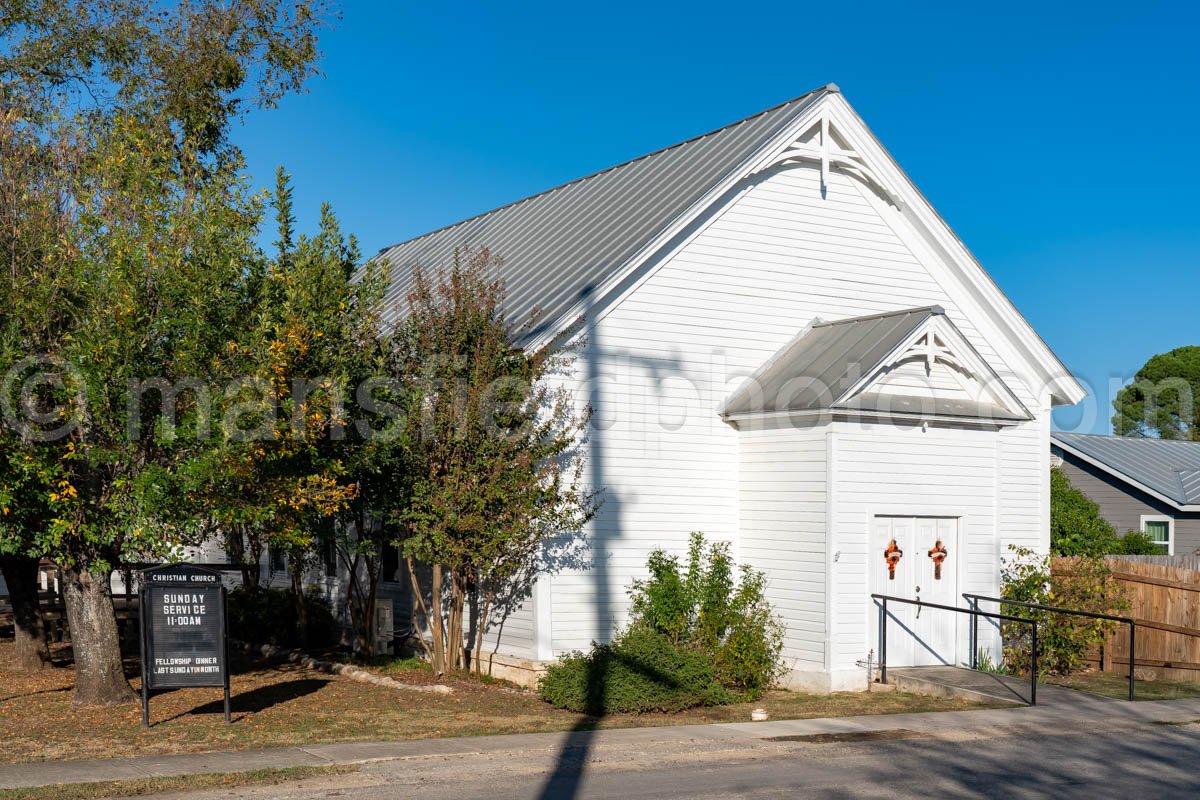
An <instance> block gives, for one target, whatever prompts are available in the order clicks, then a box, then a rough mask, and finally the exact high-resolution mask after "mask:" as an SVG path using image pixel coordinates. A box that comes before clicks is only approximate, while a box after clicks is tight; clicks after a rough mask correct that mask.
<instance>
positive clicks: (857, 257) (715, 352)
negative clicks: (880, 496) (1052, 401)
mask: <svg viewBox="0 0 1200 800" xmlns="http://www.w3.org/2000/svg"><path fill="white" fill-rule="evenodd" d="M863 192H864V190H861V189H860V188H859V186H858V185H857V184H856V183H855V182H854V181H852V180H851V179H849V178H847V177H845V176H843V175H841V174H840V173H837V172H834V173H831V174H830V176H829V185H828V195H827V197H825V198H822V197H821V192H820V185H819V178H818V174H817V171H816V170H815V169H812V168H809V167H806V166H798V167H795V168H791V169H786V170H782V171H779V172H775V173H773V174H772V175H770V176H769V177H767V178H765V179H763V180H762V181H761V182H760V183H758V184H756V185H754V186H753V187H751V188H749V189H748V191H746V192H745V193H744V194H742V195H741V196H740V197H738V198H737V199H736V200H734V201H733V202H732V203H731V204H729V205H728V207H726V208H723V209H720V210H718V211H717V212H714V213H713V215H712V218H711V219H710V220H709V221H708V222H707V223H706V224H705V225H704V226H700V229H699V232H698V233H697V234H696V235H695V236H694V238H692V239H691V240H690V241H687V242H685V243H684V244H682V246H680V248H679V249H678V250H677V251H675V252H673V253H670V254H668V255H667V256H666V257H664V259H663V261H662V262H661V267H660V268H658V269H657V270H656V271H652V272H650V273H649V274H648V276H647V277H646V278H645V279H644V280H643V281H642V282H641V283H640V285H638V286H637V287H636V288H634V289H633V290H632V291H631V292H630V293H629V294H628V295H627V296H626V297H624V299H623V300H621V301H620V303H619V304H617V305H616V306H615V308H612V309H611V310H609V311H608V312H607V313H606V314H605V315H604V316H602V317H601V318H600V319H599V320H598V321H597V322H595V323H594V324H593V325H591V326H590V327H589V328H588V330H587V331H586V334H585V335H586V337H587V338H586V343H585V345H584V348H583V351H582V354H581V358H580V362H579V364H578V365H577V366H578V373H579V374H578V380H579V383H578V384H577V385H576V391H577V399H578V400H579V402H580V403H584V402H590V403H591V404H592V405H593V406H594V409H595V417H594V420H593V433H592V437H591V442H590V444H589V454H590V459H591V463H590V467H589V475H590V477H591V479H592V480H593V481H594V484H595V485H597V486H602V487H604V488H605V490H606V492H605V494H606V502H605V505H604V507H603V508H602V509H601V512H600V513H599V515H598V516H597V518H596V520H595V521H594V523H593V524H591V525H590V526H589V529H588V530H587V531H586V535H587V541H588V547H589V548H590V549H591V557H592V566H591V568H590V569H586V570H566V571H562V572H560V573H558V574H556V575H555V576H554V577H553V578H552V579H551V580H550V581H549V582H548V584H547V586H549V587H551V589H550V590H549V591H547V596H548V597H549V598H551V602H552V604H553V609H552V613H550V614H542V615H540V616H538V619H539V623H538V626H537V630H536V631H535V636H536V637H537V638H538V639H539V640H548V641H549V642H550V643H551V648H550V649H552V651H553V653H554V654H559V653H561V652H563V651H565V650H571V649H586V648H587V647H588V646H589V644H590V642H591V641H592V640H594V639H599V640H605V639H607V638H608V637H609V636H610V635H611V633H612V631H613V630H614V629H615V628H616V627H618V626H620V625H621V624H623V622H624V619H625V614H626V611H627V608H628V597H627V591H628V588H629V585H630V583H631V582H632V581H633V580H634V579H635V578H638V577H641V576H643V575H644V567H645V560H646V555H647V554H648V552H649V550H651V549H653V548H654V547H656V546H663V547H667V548H671V549H675V550H681V549H682V548H683V547H684V546H685V544H686V540H687V535H688V532H689V531H691V530H702V531H704V532H706V533H707V534H708V535H709V536H710V538H720V539H729V540H731V541H733V542H734V543H735V553H736V552H737V551H738V550H739V549H745V548H746V547H747V542H746V541H745V540H742V541H739V540H738V528H739V507H740V503H741V502H742V501H743V499H744V498H740V497H739V490H738V480H737V468H738V434H737V432H736V431H735V430H734V429H732V428H731V427H730V426H728V425H726V424H725V423H723V422H722V421H721V420H720V418H719V417H718V415H717V413H716V412H717V409H718V407H719V405H720V403H721V401H722V400H724V398H725V397H726V396H727V395H728V394H729V392H730V391H732V389H733V388H734V387H735V386H736V385H737V384H738V383H739V382H740V381H741V380H743V379H744V378H745V377H747V376H749V375H750V374H752V373H753V372H754V371H755V370H756V369H757V368H758V367H759V366H760V365H761V364H762V363H763V362H764V361H765V360H766V359H767V358H769V357H770V356H771V355H773V354H774V353H775V352H776V350H778V348H780V347H781V346H782V345H784V344H785V343H787V342H788V340H790V339H791V338H792V337H793V336H795V334H796V333H797V332H799V331H800V330H801V329H802V328H803V327H804V326H805V325H807V324H808V323H809V322H811V321H812V320H813V318H814V317H817V316H819V317H821V318H822V319H826V320H829V319H837V318H844V317H851V316H859V315H864V314H871V313H878V312H882V311H891V310H895V309H899V308H905V307H915V306H925V305H933V304H938V305H941V306H943V307H944V308H945V309H946V312H947V315H948V316H949V317H950V318H951V319H952V320H953V322H954V323H955V325H957V326H958V327H959V329H960V330H961V331H962V332H963V333H964V335H965V336H966V337H967V338H968V339H969V340H970V341H971V343H972V344H973V346H974V347H975V348H976V349H977V350H978V351H979V352H980V354H981V355H982V356H983V357H984V358H985V359H987V360H988V361H989V363H990V364H991V365H992V367H993V368H994V369H995V370H996V371H997V372H998V373H999V374H1000V375H1001V376H1004V377H1006V378H1007V377H1008V376H1010V375H1011V370H1010V369H1009V365H1006V364H1004V363H1003V362H1002V361H1001V360H1000V359H999V357H998V356H997V355H996V351H995V348H993V347H992V346H991V344H990V343H989V342H988V341H987V340H985V338H984V337H983V336H982V335H981V334H980V332H979V331H978V330H977V328H976V327H975V325H974V324H973V321H972V320H971V319H969V318H967V317H966V316H965V315H964V314H963V313H961V312H960V310H959V307H958V305H957V304H956V303H955V301H954V299H953V298H951V297H949V296H948V295H947V294H946V292H945V291H944V290H943V288H942V287H941V286H940V285H939V284H938V283H937V281H936V280H935V279H934V278H933V277H932V275H931V273H930V271H929V270H927V269H926V268H925V267H924V266H922V264H921V263H920V261H919V260H918V258H917V257H916V256H915V255H914V254H913V252H912V251H911V250H910V249H909V247H908V246H907V245H906V244H905V241H906V240H905V238H902V236H900V235H898V234H897V231H898V230H899V231H901V232H902V233H903V226H906V225H907V224H908V223H906V222H905V221H904V220H903V219H902V218H901V216H900V215H899V214H898V213H889V212H888V210H887V208H886V207H882V208H877V203H876V202H869V201H868V200H867V198H866V197H865V196H864V193H863ZM910 234H911V232H910ZM501 255H502V254H501ZM1008 382H1009V384H1010V388H1012V389H1013V391H1014V392H1016V393H1017V395H1018V396H1019V397H1020V398H1021V400H1022V402H1024V403H1025V404H1026V405H1027V406H1028V407H1030V408H1036V407H1037V404H1036V402H1035V399H1034V398H1033V397H1032V396H1031V392H1030V391H1029V389H1028V388H1027V387H1026V385H1025V384H1024V383H1023V382H1021V381H1017V380H1012V379H1009V380H1008ZM1039 424H1040V423H1039ZM1032 427H1037V426H1032ZM1010 438H1011V444H1008V443H1006V444H1007V446H1006V449H1005V450H1004V452H1003V460H1004V463H1002V464H1001V465H1000V467H999V472H998V473H997V468H996V466H995V460H996V458H997V451H996V447H995V446H994V445H989V446H988V448H986V451H987V453H988V454H989V457H990V458H991V459H992V466H991V467H990V470H991V471H990V472H989V473H988V474H989V481H990V482H989V484H988V486H987V487H979V488H980V491H981V492H982V493H983V495H986V497H987V498H988V499H987V501H986V503H987V504H988V509H987V510H986V513H987V515H988V518H989V519H994V517H995V516H996V514H997V511H996V506H997V502H996V500H995V492H996V488H995V487H996V484H997V483H998V482H1001V481H1002V482H1004V483H1005V484H1006V491H1007V492H1009V493H1010V494H1011V495H1012V496H1013V497H1014V502H1013V503H1012V504H1011V505H1010V507H1011V508H1013V509H1017V508H1018V507H1019V506H1020V507H1022V508H1023V507H1024V506H1023V505H1022V504H1023V503H1024V502H1025V501H1024V500H1022V501H1021V503H1018V502H1016V500H1015V498H1016V497H1020V498H1027V497H1028V496H1030V495H1031V494H1037V491H1038V490H1037V488H1036V486H1035V485H1034V481H1035V480H1041V478H1039V477H1038V475H1036V474H1035V473H1034V471H1031V470H1029V468H1028V464H1027V461H1028V458H1029V457H1030V455H1031V454H1032V453H1033V452H1034V450H1035V449H1036V446H1037V445H1036V442H1035V441H1034V439H1035V438H1037V437H1036V436H1034V434H1032V433H1030V434H1025V435H1024V437H1022V436H1012V437H1010ZM851 444H852V445H854V443H853V442H851ZM1046 447H1048V441H1047V442H1046ZM1044 449H1045V448H1043V450H1044ZM1039 459H1043V460H1044V457H1041V456H1039ZM1009 461H1012V464H1011V465H1010V464H1009V463H1008V462H1009ZM935 481H936V479H931V480H930V481H928V484H929V487H930V488H929V489H928V490H929V491H937V487H936V486H935V485H934V483H935ZM983 495H981V496H983ZM979 513H980V514H982V513H984V510H982V509H981V510H980V511H979ZM1036 525H1037V519H1036V517H1035V516H1030V514H1029V513H1028V509H1026V510H1025V511H1022V512H1020V514H1019V518H1014V519H1013V528H1012V530H1013V531H1015V532H1019V535H1022V536H1027V537H1028V536H1034V537H1036V536H1037V535H1038V534H1037V529H1036ZM864 531H865V529H864ZM864 537H865V533H864ZM848 544H851V546H853V545H852V543H848ZM862 546H864V547H865V545H862ZM994 553H995V548H993V555H994ZM855 591H857V589H856V590H855ZM863 594H865V592H863V593H860V594H859V595H857V597H856V607H858V605H859V603H858V601H860V600H861V599H862V596H863ZM859 627H860V628H861V625H860V626H859ZM547 629H549V630H547ZM858 633H859V634H861V630H860V631H859V632H858ZM835 635H836V632H835ZM861 642H862V636H861V635H859V638H858V639H857V640H856V641H855V642H854V643H853V645H850V644H847V645H846V646H845V647H844V648H843V651H842V652H841V653H839V654H838V657H839V658H849V657H850V655H851V651H853V656H854V657H855V658H859V657H862V656H863V655H865V648H863V647H861Z"/></svg>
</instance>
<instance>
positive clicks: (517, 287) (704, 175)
mask: <svg viewBox="0 0 1200 800" xmlns="http://www.w3.org/2000/svg"><path fill="white" fill-rule="evenodd" d="M826 91H836V87H826V88H824V89H818V90H815V91H812V92H809V93H807V94H805V95H802V96H800V97H798V98H796V99H794V100H789V101H787V102H786V103H783V104H781V105H778V106H775V107H774V108H771V109H768V110H766V111H763V112H761V113H759V114H756V115H754V116H751V117H748V118H746V119H744V120H741V121H739V122H735V123H733V124H731V125H727V126H725V127H723V128H720V129H718V130H716V131H713V132H711V133H707V134H704V135H702V136H698V137H696V138H694V139H689V140H687V141H685V142H682V143H680V144H676V145H673V146H671V147H667V148H665V149H663V150H659V151H656V152H654V153H651V154H649V155H646V156H642V157H641V158H637V159H634V160H632V161H627V162H625V163H623V164H619V165H617V166H615V167H610V168H608V169H606V170H603V171H601V172H597V173H594V174H592V175H588V176H586V177H583V178H579V179H578V180H575V181H572V182H570V183H567V184H564V185H562V186H559V187H556V188H554V189H549V190H547V191H545V192H542V193H540V194H536V195H533V196H532V197H528V198H526V199H524V200H519V201H517V202H514V203H510V204H509V205H506V206H502V207H500V208H497V209H495V210H493V211H489V212H486V213H484V214H480V215H479V216H476V217H472V218H470V219H467V220H464V221H462V222H459V223H457V224H455V225H450V226H448V227H445V228H441V229H439V230H436V231H433V232H431V233H427V234H425V235H423V236H419V237H417V238H415V239H410V240H408V241H406V242H401V243H400V244H396V245H392V246H391V247H387V248H384V249H383V250H381V251H380V254H379V258H380V259H381V260H383V261H384V262H386V263H387V264H388V265H389V272H390V277H391V281H390V286H389V291H388V296H387V298H386V305H387V309H388V311H387V314H388V316H389V318H390V319H391V320H392V321H396V320H398V319H401V318H403V316H404V315H405V313H406V311H407V309H406V298H407V296H408V294H409V292H410V291H411V290H412V288H413V268H414V267H415V266H418V265H419V266H421V267H422V268H423V269H443V268H445V267H447V266H448V265H449V264H450V263H451V261H452V259H453V257H454V252H455V250H456V249H460V248H464V247H487V248H489V249H490V250H491V252H492V253H493V254H495V255H497V256H499V257H500V258H501V259H503V262H504V264H503V267H502V269H501V276H502V277H503V278H504V280H505V284H506V289H507V304H506V309H505V311H506V314H507V315H508V318H509V319H510V320H511V321H513V322H516V323H520V322H523V321H525V320H526V319H528V318H529V317H530V315H531V314H533V313H534V311H535V310H536V311H537V313H538V322H537V326H536V328H535V329H534V330H533V331H531V332H530V335H533V334H536V333H537V332H538V331H541V330H545V329H546V328H549V327H552V326H555V325H561V324H565V323H569V322H571V321H572V320H566V319H564V317H565V316H566V315H567V314H569V313H570V311H571V309H572V308H573V307H575V306H576V304H577V303H578V302H579V301H580V300H581V299H582V298H583V297H584V296H585V294H586V293H587V292H588V291H594V290H596V289H597V288H599V287H600V286H601V285H602V284H604V283H605V282H606V281H607V280H609V279H610V278H612V277H614V276H615V275H617V274H618V273H619V272H620V270H621V269H622V268H623V267H624V266H626V265H627V264H628V263H629V261H630V259H632V258H633V257H634V256H635V255H636V254H637V253H638V252H639V251H640V250H641V249H642V248H644V247H645V246H646V244H647V243H648V242H650V241H651V240H652V239H653V238H654V237H655V236H657V235H658V234H660V233H661V232H663V231H664V230H666V229H667V228H668V227H669V226H670V225H671V224H672V223H673V222H675V221H676V220H677V219H678V218H680V217H681V216H682V215H683V214H684V213H686V212H687V210H688V209H689V208H691V207H692V206H693V205H694V204H695V203H696V202H697V201H698V200H699V199H700V198H701V197H703V196H704V195H705V194H706V193H708V192H709V191H711V190H712V189H713V188H714V187H716V186H717V185H719V184H720V183H721V182H722V181H723V180H724V179H726V178H727V177H728V176H730V175H731V174H732V173H734V172H735V171H736V170H737V169H738V168H739V167H742V166H743V165H744V164H745V162H746V161H747V160H749V159H750V158H751V157H753V156H755V155H756V154H757V153H759V152H760V151H761V150H762V149H763V148H764V147H766V146H767V145H768V144H770V143H771V142H772V141H773V140H774V139H775V138H776V137H777V136H778V134H780V133H781V132H782V131H783V130H784V129H785V128H787V126H788V125H789V123H791V121H792V120H793V119H795V117H796V116H797V115H798V114H799V113H801V112H802V111H803V110H804V109H806V108H807V107H808V106H809V104H810V103H811V102H812V101H813V100H814V99H815V98H816V97H817V96H818V95H820V94H822V93H823V92H826Z"/></svg>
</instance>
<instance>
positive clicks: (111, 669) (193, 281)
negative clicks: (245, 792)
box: [0, 0, 323, 704]
mask: <svg viewBox="0 0 1200 800" xmlns="http://www.w3.org/2000/svg"><path fill="white" fill-rule="evenodd" d="M2 10H3V12H4V13H2V14H0V42H2V46H0V103H2V104H3V106H2V108H0V111H3V113H4V114H6V115H8V116H9V117H10V118H12V119H15V120H16V122H15V123H14V125H15V127H16V128H17V129H18V130H19V131H21V132H22V134H23V135H24V136H25V137H26V138H27V140H28V141H30V142H33V143H35V144H36V146H37V147H39V148H40V152H42V153H59V152H70V153H72V154H73V156H72V157H71V158H65V159H53V160H51V164H52V168H47V169H46V170H45V171H44V172H43V173H42V175H41V179H45V180H48V181H49V180H51V179H53V183H54V186H55V195H56V197H57V198H58V201H59V202H58V203H57V204H56V205H55V206H54V211H55V213H56V214H57V215H58V217H57V219H61V220H65V222H66V224H65V225H59V224H57V223H54V225H52V227H57V229H58V230H60V231H61V232H62V234H63V235H62V236H59V237H58V238H54V239H46V238H43V239H42V240H41V241H43V243H44V244H45V248H44V250H41V251H38V252H36V253H35V254H34V256H35V257H30V254H28V253H21V254H19V257H16V258H13V257H11V256H9V255H7V254H6V255H2V256H0V258H10V259H11V261H12V262H13V264H14V265H15V267H14V269H13V270H6V273H7V274H9V275H11V276H13V282H12V284H10V286H8V287H5V288H6V289H8V290H9V293H8V294H6V300H8V301H9V302H7V303H6V304H5V307H4V309H3V311H2V312H0V313H3V314H4V315H5V317H4V319H3V321H2V322H3V324H2V325H0V330H2V331H3V335H4V341H3V342H2V343H0V354H2V355H3V357H4V359H5V362H4V363H3V364H0V367H2V368H3V370H4V372H5V375H6V377H7V378H9V380H8V381H7V382H6V383H5V386H4V388H5V395H4V397H3V398H0V399H3V400H4V402H5V403H6V404H7V405H6V407H8V408H17V409H20V410H21V411H22V413H21V414H18V415H17V416H18V417H20V420H19V422H18V423H17V424H10V431H11V432H12V433H13V434H14V435H15V437H16V441H17V442H18V443H19V444H18V446H19V447H20V448H21V449H22V450H23V451H24V452H25V453H27V454H29V455H30V457H32V458H34V460H35V461H37V462H38V463H39V465H40V466H39V468H38V472H39V474H43V475H47V476H52V477H53V480H54V481H55V482H54V485H53V486H51V487H47V492H46V494H45V501H46V502H47V503H48V505H49V510H50V520H49V523H48V524H47V525H46V526H45V527H44V528H42V529H39V530H37V531H34V532H33V535H34V541H33V542H32V544H33V548H32V549H33V550H34V551H36V552H38V553H43V554H45V555H49V556H50V557H52V558H54V559H55V560H56V561H58V562H59V564H60V565H61V566H62V567H63V570H64V598H65V601H66V606H67V614H68V617H69V620H70V626H71V633H72V643H73V647H74V653H75V659H76V678H77V689H76V696H75V700H76V702H77V703H83V704H109V703H115V702H122V701H124V700H126V699H129V698H131V697H132V693H131V691H130V689H129V686H128V683H127V682H126V681H125V678H124V672H123V669H122V664H121V659H120V649H119V643H118V640H117V635H116V626H115V621H114V618H113V613H112V598H111V596H110V593H109V588H108V585H109V576H110V574H111V571H112V569H113V568H114V567H115V566H117V565H118V564H119V563H121V562H123V561H127V560H136V559H139V558H145V557H154V556H161V555H165V554H167V553H169V552H171V551H172V549H173V548H174V547H176V546H177V545H179V544H182V543H186V542H189V541H194V540H195V538H196V536H198V531H197V530H196V528H197V526H195V525H194V523H193V522H192V521H191V520H189V519H186V518H183V517H181V516H180V515H179V514H178V513H177V512H178V510H179V509H182V508H185V507H186V503H184V502H183V500H184V498H185V495H186V485H185V484H184V482H183V481H181V480H180V478H181V476H183V475H186V473H187V471H186V470H184V469H181V466H182V465H184V464H186V463H188V462H189V461H190V460H191V459H192V458H194V457H195V456H196V455H197V454H198V453H200V452H203V450H204V449H205V448H206V447H208V446H209V444H208V442H209V439H208V437H206V436H205V435H204V432H205V426H206V424H207V423H208V422H210V420H208V419H207V418H206V416H205V411H206V409H205V404H204V403H203V402H202V401H203V394H204V393H203V391H202V389H201V388H200V387H203V386H209V385H212V384H213V383H214V382H216V381H217V379H218V378H219V377H221V376H223V375H224V370H225V368H226V366H227V365H228V363H229V359H227V358H226V357H225V356H226V354H227V348H226V346H227V344H228V339H227V331H228V330H230V329H236V327H237V325H238V324H239V323H240V322H241V318H240V317H239V315H238V313H237V312H238V311H239V303H238V301H239V294H240V292H241V287H242V285H243V283H244V280H245V275H246V273H245V266H246V265H247V264H248V263H250V262H252V261H253V260H254V252H253V250H254V248H253V238H254V235H255V232H256V226H257V224H258V220H259V218H260V212H261V205H260V204H259V203H258V202H257V201H256V200H254V199H253V198H252V197H251V196H250V195H249V194H248V192H247V191H246V187H245V186H244V185H243V183H242V182H241V181H240V180H239V178H238V174H239V171H240V170H241V169H242V162H241V158H240V155H239V153H238V151H237V149H236V148H235V147H233V146H232V145H231V144H230V142H229V140H228V136H227V134H228V129H229V125H230V123H231V122H232V120H234V119H235V118H236V117H237V116H238V115H239V114H240V113H241V112H242V111H243V110H244V109H246V108H248V107H250V106H253V105H258V106H270V105H272V104H273V103H274V102H275V101H276V100H277V99H278V98H279V97H281V96H282V95H283V94H284V93H286V92H289V91H294V90H296V89H298V88H300V87H301V85H302V84H303V82H304V80H305V79H306V78H308V77H309V76H310V75H311V74H313V72H314V69H315V66H314V65H315V61H316V57H317V52H316V49H315V32H316V29H317V28H318V27H319V26H320V25H321V24H322V14H323V12H322V11H321V9H319V8H316V7H314V6H313V5H312V4H310V3H305V2H301V3H297V4H281V3H278V2H275V1H274V0H245V2H239V3H221V2H217V1H216V0H192V1H190V2H183V3H180V4H178V5H174V6H169V7H164V6H161V5H158V4H146V3H141V2H136V1H135V0H113V1H112V2H104V3H97V2H84V1H83V0H8V2H5V3H4V6H3V9H2ZM4 168H5V169H8V164H7V163H6V164H5V166H4ZM20 202H22V203H24V202H25V201H24V199H23V198H22V199H21V201H20ZM39 202H41V201H40V200H36V201H35V202H34V203H32V204H31V205H30V206H29V207H28V208H26V209H23V210H22V211H21V212H20V215H23V216H25V217H26V218H32V216H33V215H34V214H35V213H36V211H37V203H39ZM6 266H7V265H6ZM18 316H20V317H26V318H30V319H32V320H33V323H32V324H21V323H14V322H13V318H14V317H18ZM147 381H153V382H154V383H153V384H152V385H149V386H148V385H147ZM193 381H195V382H197V383H198V384H199V387H197V386H191V385H190V382H193ZM183 388H186V391H182V392H179V391H177V390H181V389H183ZM163 392H167V393H169V394H171V395H173V397H172V399H173V400H177V401H178V402H177V403H172V404H167V403H164V402H161V401H162V395H163ZM156 394H157V395H158V399H157V400H155V398H154V396H155V395H156ZM167 405H169V406H170V407H169V408H166V406H167Z"/></svg>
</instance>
